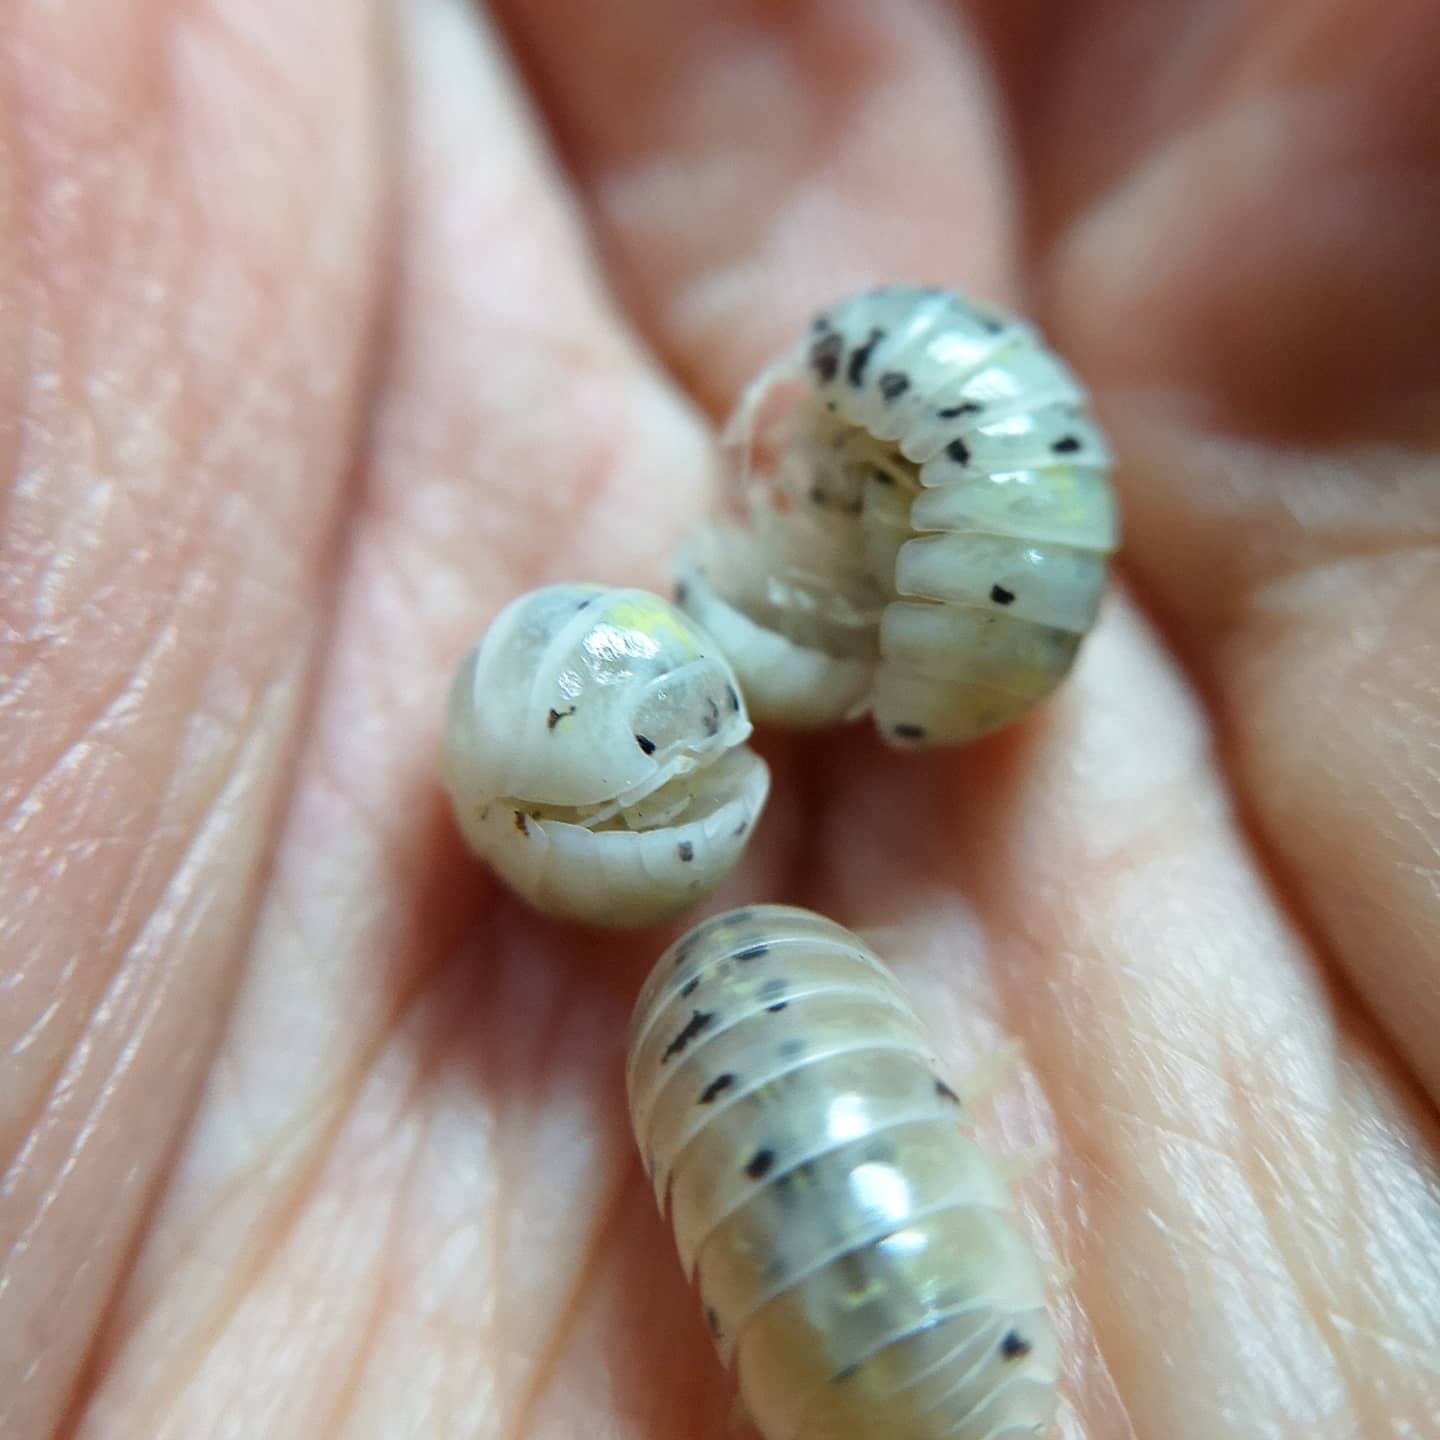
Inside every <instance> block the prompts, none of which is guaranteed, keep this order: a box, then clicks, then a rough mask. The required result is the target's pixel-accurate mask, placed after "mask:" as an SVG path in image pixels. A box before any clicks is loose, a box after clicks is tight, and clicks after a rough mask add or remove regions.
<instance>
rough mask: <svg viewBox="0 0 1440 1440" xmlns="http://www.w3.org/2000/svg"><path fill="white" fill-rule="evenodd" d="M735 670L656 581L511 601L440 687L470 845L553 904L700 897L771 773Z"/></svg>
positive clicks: (597, 907)
mask: <svg viewBox="0 0 1440 1440" xmlns="http://www.w3.org/2000/svg"><path fill="white" fill-rule="evenodd" d="M750 730H751V726H750V720H749V717H748V716H747V714H746V711H745V705H744V701H743V699H742V698H741V695H740V691H739V688H738V685H737V683H736V680H735V675H734V672H733V671H732V670H731V669H730V666H729V665H728V664H727V663H726V661H725V659H724V657H723V656H722V655H721V654H720V652H719V650H718V649H717V648H716V646H715V643H714V641H712V640H710V639H709V638H708V637H707V636H706V635H705V634H704V633H703V631H701V629H700V628H699V626H697V625H696V624H695V623H694V622H693V621H692V620H690V619H689V618H688V617H686V616H685V615H682V614H681V613H680V612H679V611H678V610H676V609H675V607H674V606H673V605H671V604H669V603H668V602H667V601H665V600H662V599H661V598H660V597H659V596H657V595H651V594H649V593H648V592H646V591H643V590H614V589H607V588H605V587H603V586H599V585H552V586H546V587H544V588H543V589H539V590H533V591H531V592H530V593H529V594H526V595H523V596H521V597H520V598H519V599H517V600H514V601H512V602H511V603H510V604H509V605H507V606H506V607H505V608H504V609H503V610H502V611H501V612H500V614H499V615H498V616H497V617H496V618H495V621H494V623H493V624H492V625H491V627H490V628H489V630H488V631H487V632H486V634H485V636H484V638H483V639H482V640H481V641H480V643H479V644H478V645H477V646H476V647H475V648H474V649H473V650H472V651H471V652H470V653H469V655H467V656H466V657H465V659H464V660H463V661H462V662H461V664H460V667H459V669H458V670H457V672H456V674H455V678H454V680H453V682H452V684H451V687H450V699H449V711H448V719H447V724H446V728H445V737H444V746H443V753H442V757H441V774H442V777H443V779H444V782H445V786H446V788H447V790H448V791H449V793H450V798H451V801H452V804H453V806H454V810H455V815H456V818H457V820H458V822H459V825H460V829H461V831H462V832H463V834H464V836H465V838H466V840H467V842H468V843H469V845H470V847H471V848H472V849H473V850H474V851H475V852H476V853H477V854H479V855H480V856H482V857H483V858H484V859H485V860H487V861H489V863H490V864H491V865H492V866H493V867H494V868H495V870H496V871H498V872H499V873H500V875H501V876H503V878H504V879H505V880H506V881H507V882H508V883H509V884H510V885H511V887H512V888H514V889H515V890H516V891H517V892H518V893H519V894H520V895H522V896H524V897H525V898H526V899H527V900H528V901H530V902H531V903H532V904H533V905H535V906H537V907H538V908H540V909H542V910H545V911H548V912H550V913H552V914H556V915H562V916H566V917H569V918H572V919H578V920H585V921H588V922H590V923H593V924H600V925H612V926H636V925H648V924H652V923H655V922H657V921H659V920H662V919H664V918H666V917H667V916H670V915H673V914H676V913H678V912H679V911H680V910H682V909H684V908H685V906H687V905H689V904H691V903H693V902H694V901H696V900H699V899H701V898H703V897H704V896H705V895H707V894H708V893H709V892H710V891H711V890H712V889H713V888H714V887H715V885H716V884H717V883H718V882H719V880H720V879H721V877H722V876H723V875H724V874H725V873H726V872H727V871H728V870H729V869H730V867H731V866H732V865H733V864H734V863H735V861H736V860H737V859H738V858H739V855H740V853H741V851H742V850H743V849H744V847H745V845H746V842H747V839H748V837H749V834H750V831H751V829H752V827H753V826H754V823H755V821H756V819H757V818H758V817H759V814H760V811H761V809H762V808H763V806H764V804H765V798H766V795H767V793H768V790H769V784H770V777H769V771H768V770H767V768H766V766H765V762H764V761H763V760H761V759H760V757H759V756H758V755H756V754H755V752H754V751H753V750H751V749H750V748H749V746H748V745H746V743H745V742H746V740H747V738H748V737H749V735H750Z"/></svg>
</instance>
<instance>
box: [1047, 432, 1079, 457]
mask: <svg viewBox="0 0 1440 1440" xmlns="http://www.w3.org/2000/svg"><path fill="white" fill-rule="evenodd" d="M1050 448H1051V449H1052V450H1053V451H1054V452H1055V453H1056V454H1057V455H1073V454H1074V453H1075V452H1076V451H1077V450H1078V449H1079V448H1080V439H1079V437H1078V436H1076V435H1062V436H1061V437H1060V438H1059V439H1058V440H1057V441H1056V442H1055V443H1054V444H1053V445H1052V446H1051V447H1050Z"/></svg>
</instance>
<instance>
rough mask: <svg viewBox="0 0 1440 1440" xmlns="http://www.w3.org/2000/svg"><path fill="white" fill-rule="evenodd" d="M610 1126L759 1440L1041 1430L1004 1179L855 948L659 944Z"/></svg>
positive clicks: (1023, 1276)
mask: <svg viewBox="0 0 1440 1440" xmlns="http://www.w3.org/2000/svg"><path fill="white" fill-rule="evenodd" d="M626 1085H627V1089H628V1093H629V1102H630V1117H631V1123H632V1125H633V1126H634V1130H635V1136H636V1140H637V1142H638V1144H639V1146H640V1151H641V1154H642V1155H643V1156H644V1157H645V1160H646V1164H647V1166H648V1169H649V1172H650V1176H651V1179H652V1181H653V1184H654V1188H655V1194H656V1198H657V1200H658V1201H659V1202H660V1205H661V1207H662V1209H663V1210H665V1211H666V1212H668V1215H669V1218H670V1222H671V1225H672V1227H673V1229H674V1232H675V1241H676V1246H677V1248H678V1250H679V1252H680V1258H681V1261H682V1263H683V1265H684V1268H685V1270H686V1272H687V1274H688V1275H689V1276H690V1277H691V1279H692V1280H693V1281H695V1283H696V1284H697V1286H698V1288H699V1291H700V1296H701V1300H702V1302H703V1304H704V1305H705V1307H706V1313H707V1316H708V1318H709V1321H710V1326H711V1330H712V1332H713V1334H714V1336H715V1340H716V1344H717V1346H718V1348H719V1350H720V1354H721V1358H722V1359H723V1360H724V1361H725V1362H726V1363H727V1364H733V1366H734V1368H735V1370H736V1373H737V1378H738V1381H739V1387H740V1395H741V1399H742V1401H743V1403H744V1406H745V1408H746V1410H747V1411H748V1412H749V1414H750V1416H751V1418H752V1419H753V1420H754V1422H755V1424H756V1426H757V1427H758V1428H759V1430H760V1432H761V1433H762V1434H763V1435H764V1436H765V1437H766V1440H942V1437H943V1440H1002V1437H1003V1440H1020V1437H1022V1436H1025V1437H1034V1436H1038V1435H1041V1434H1043V1433H1044V1431H1045V1429H1046V1426H1047V1425H1048V1423H1049V1420H1050V1417H1051V1415H1052V1413H1053V1410H1054V1406H1055V1394H1056V1376H1057V1355H1056V1343H1055V1335H1054V1331H1053V1329H1052V1327H1051V1323H1050V1319H1049V1316H1048V1314H1047V1312H1046V1309H1045V1286H1044V1281H1043V1278H1042V1275H1041V1273H1040V1269H1039V1266H1038V1265H1037V1263H1036V1260H1035V1258H1034V1256H1033V1255H1032V1253H1031V1251H1030V1249H1029V1247H1028V1246H1027V1245H1026V1243H1025V1241H1024V1240H1023V1239H1022V1238H1021V1235H1020V1232H1019V1230H1018V1229H1017V1228H1016V1225H1015V1223H1014V1222H1013V1220H1012V1218H1011V1217H1010V1215H1009V1213H1008V1212H1009V1207H1010V1201H1009V1196H1008V1193H1007V1190H1006V1186H1005V1182H1004V1180H1003V1179H1002V1177H1001V1175H1000V1174H999V1172H998V1171H997V1169H996V1167H995V1165H994V1164H993V1162H992V1161H991V1160H990V1159H989V1158H988V1157H987V1156H986V1154H985V1153H984V1152H983V1151H982V1150H981V1149H980V1147H979V1146H978V1145H977V1144H976V1143H975V1142H974V1140H973V1139H971V1138H970V1137H969V1136H968V1135H967V1133H966V1116H965V1111H964V1107H963V1104H962V1102H961V1100H960V1098H959V1097H958V1096H957V1094H956V1092H955V1091H954V1090H953V1089H951V1087H950V1086H949V1085H947V1084H946V1082H945V1081H944V1080H943V1079H942V1078H941V1077H940V1075H939V1074H938V1072H937V1069H936V1062H935V1058H934V1056H933V1054H932V1052H931V1050H930V1048H929V1046H928V1045H927V1043H926V1040H925V1037H924V1034H923V1031H922V1027H921V1024H920V1021H919V1019H918V1018H917V1016H916V1014H915V1012H914V1010H913V1009H912V1008H911V1005H910V1003H909V1001H908V1000H907V999H906V997H905V995H904V993H903V992H902V990H901V988H900V986H899V984H898V983H897V982H896V980H895V978H894V977H893V976H892V975H891V973H890V971H889V970H887V969H886V968H885V966H884V965H883V964H882V963H881V962H880V960H879V959H877V958H876V956H875V955H874V954H873V953H872V951H871V950H870V949H869V948H867V947H866V946H865V945H864V944H863V943H862V942H861V941H860V940H859V939H858V938H857V937H856V936H855V935H853V934H851V933H850V932H849V931H848V930H844V929H842V928H841V927H840V926H838V925H836V924H833V923H832V922H831V921H829V920H825V919H823V918H822V917H820V916H819V915H814V914H811V913H810V912H809V911H805V910H795V909H790V908H788V907H785V906H777V905H765V906H757V907H754V908H752V909H748V910H736V911H731V912H729V913H728V914H725V915H721V916H717V917H715V918H714V919H711V920H708V921H705V922H704V923H702V924H701V925H699V926H697V927H696V928H695V929H694V930H692V931H691V932H690V934H689V935H687V936H686V937H685V938H684V939H682V940H680V941H679V942H677V943H676V944H675V945H673V946H671V948H670V949H669V950H667V951H666V952H665V954H664V955H663V956H662V957H661V959H660V962H659V964H658V965H657V966H656V968H655V970H654V972H653V973H652V974H651V976H650V978H649V980H648V981H647V982H646V984H645V987H644V989H643V990H642V992H641V995H640V998H639V1001H638V1002H637V1004H636V1007H635V1015H634V1019H633V1021H632V1024H631V1032H630V1044H629V1054H628V1059H627V1067H626Z"/></svg>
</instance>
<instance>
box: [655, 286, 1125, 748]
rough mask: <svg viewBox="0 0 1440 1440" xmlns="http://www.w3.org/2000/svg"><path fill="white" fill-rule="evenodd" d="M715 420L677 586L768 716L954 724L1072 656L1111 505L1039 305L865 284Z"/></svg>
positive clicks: (903, 740)
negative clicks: (714, 472)
mask: <svg viewBox="0 0 1440 1440" xmlns="http://www.w3.org/2000/svg"><path fill="white" fill-rule="evenodd" d="M725 440H726V450H727V454H728V461H729V471H730V478H731V480H732V482H733V487H734V488H733V491H732V493H731V494H730V495H729V496H728V497H727V507H726V508H727V512H728V513H725V514H724V515H722V516H721V517H720V518H717V519H716V520H715V521H714V523H712V524H710V525H707V526H706V527H704V528H703V529H702V530H701V531H700V533H699V534H698V535H697V536H696V537H694V539H693V540H692V541H691V542H690V543H689V544H687V545H686V547H685V548H684V549H683V550H682V552H681V555H680V559H679V562H678V564H677V567H676V577H677V582H678V584H677V591H676V593H677V597H678V599H679V603H680V604H681V606H682V607H683V608H684V609H686V610H687V611H688V612H689V613H690V614H692V615H694V616H695V618H696V619H697V620H699V621H700V623H701V624H702V625H704V626H705V627H706V629H708V630H709V631H710V633H711V634H713V635H714V636H715V638H716V640H717V641H719V642H720V644H721V645H723V646H724V647H725V650H726V653H727V654H728V655H729V657H730V660H731V663H732V664H733V665H734V666H735V670H736V673H737V674H738V675H739V676H740V680H741V685H742V688H743V690H744V692H745V698H746V701H747V703H748V704H749V706H750V710H751V713H752V714H753V715H754V716H755V718H756V719H757V720H761V721H773V722H775V723H778V724H785V725H795V726H810V725H828V724H833V723H836V722H837V721H840V720H845V719H851V718H854V717H856V716H858V715H861V714H864V713H866V712H867V711H869V712H872V713H873V715H874V719H875V724H876V726H877V728H878V729H879V731H880V733H881V735H882V736H883V737H884V738H885V739H886V740H887V741H888V742H889V743H891V744H893V745H899V746H921V745H943V744H954V743H958V742H962V741H966V740H970V739H974V738H977V737H978V736H980V735H983V734H986V733H987V732H989V731H992V730H996V729H998V728H1000V727H1002V726H1004V725H1007V724H1009V723H1010V722H1011V721H1012V720H1015V719H1017V718H1018V717H1019V716H1020V715H1021V714H1023V713H1024V712H1025V711H1027V710H1029V709H1030V708H1031V707H1032V706H1034V705H1035V704H1037V703H1038V702H1039V701H1040V700H1042V699H1044V697H1045V696H1047V695H1048V694H1049V693H1050V692H1051V691H1052V690H1053V689H1054V688H1055V687H1056V686H1057V685H1058V684H1059V683H1060V681H1061V680H1062V679H1063V678H1064V677H1065V675H1066V674H1067V673H1068V671H1069V669H1070V667H1071V665H1072V664H1073V662H1074V660H1075V656H1076V653H1077V651H1078V650H1079V647H1080V642H1081V640H1082V639H1083V637H1084V636H1085V634H1086V633H1087V632H1088V631H1089V629H1090V628H1091V626H1092V625H1093V623H1094V620H1095V616H1096V612H1097V610H1098V608H1099V604H1100V599H1101V595H1102V592H1103V590H1104V586H1105V579H1106V569H1107V559H1108V556H1109V555H1110V554H1111V553H1112V552H1113V551H1114V549H1115V548H1116V545H1117V544H1118V539H1119V532H1118V520H1117V515H1116V504H1115V496H1114V492H1113V490H1112V488H1111V483H1110V454H1109V450H1108V448H1107V446H1106V443H1105V439H1104V437H1103V436H1102V434H1101V433H1100V430H1099V427H1098V426H1097V425H1096V423H1095V421H1094V419H1093V418H1092V417H1091V416H1090V414H1089V413H1088V411H1087V409H1086V396H1085V390H1084V388H1083V386H1082V385H1081V384H1080V382H1079V381H1078V380H1077V379H1076V378H1075V376H1074V375H1073V374H1071V372H1070V371H1069V370H1068V369H1067V368H1066V367H1065V366H1064V365H1063V364H1062V363H1061V361H1060V360H1059V359H1058V358H1057V357H1056V356H1055V355H1054V354H1053V353H1052V352H1051V351H1050V350H1049V349H1048V348H1047V347H1046V346H1045V345H1044V343H1043V342H1042V341H1041V339H1040V337H1039V335H1038V334H1037V333H1036V331H1035V330H1034V329H1033V328H1032V327H1031V326H1029V325H1028V324H1025V323H1024V322H1022V321H1020V320H1018V319H1016V318H1015V317H1013V316H1009V315H1004V314H1001V313H1000V312H998V311H995V310H992V309H989V308H986V307H984V306H981V305H978V304H975V303H973V302H971V301H969V300H966V299H964V298H963V297H961V296H959V295H956V294H953V293H951V292H949V291H945V290H938V289H925V288H920V287H917V286H889V287H886V288H883V289H878V290H870V291H866V292H865V293H863V294H860V295H856V296H853V297H851V298H850V299H847V300H844V301H842V302H841V303H839V304H837V305H835V306H834V307H833V308H832V309H830V310H829V311H827V312H826V313H825V314H823V315H821V316H819V317H818V318H817V319H816V321H815V322H814V326H813V328H812V330H811V333H810V335H809V336H808V338H807V339H806V340H805V341H804V342H803V343H802V344H800V345H799V346H797V347H796V348H795V349H794V350H793V351H792V352H791V353H790V354H788V355H785V356H782V357H781V358H780V359H779V360H778V361H776V362H775V364H773V365H771V366H770V367H769V368H767V369H766V370H765V371H764V372H763V373H762V374H761V375H760V376H759V377H758V379H757V380H756V381H755V382H754V383H753V384H752V385H751V387H750V388H749V390H748V391H747V392H746V394H745V396H744V397H743V398H742V400H741V403H740V405H739V407H738V408H737V410H736V413H735V415H734V416H733V417H732V419H731V421H730V423H729V425H728V427H727V432H726V437H725Z"/></svg>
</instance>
